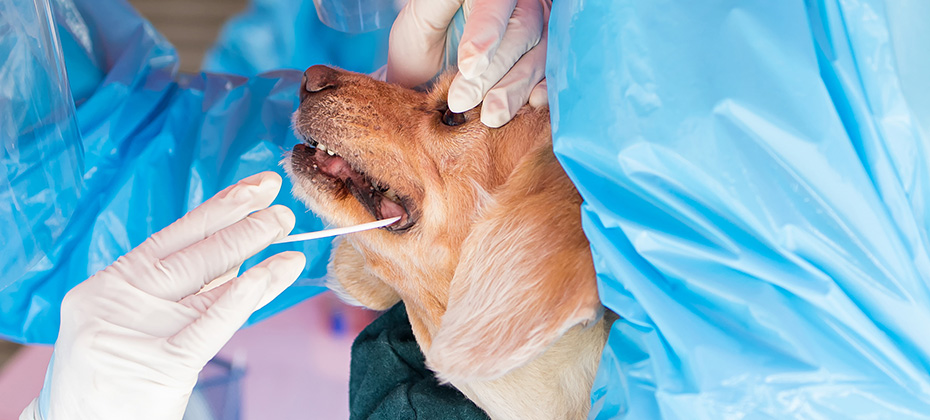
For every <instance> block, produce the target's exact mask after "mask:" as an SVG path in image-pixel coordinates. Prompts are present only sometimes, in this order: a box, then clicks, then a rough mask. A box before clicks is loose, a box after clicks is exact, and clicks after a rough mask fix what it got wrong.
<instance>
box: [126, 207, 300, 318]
mask: <svg viewBox="0 0 930 420" xmlns="http://www.w3.org/2000/svg"><path fill="white" fill-rule="evenodd" d="M294 223H295V218H294V213H292V212H291V210H290V209H288V208H287V207H284V206H281V205H276V206H271V207H269V208H267V209H263V210H259V211H257V212H255V213H252V214H250V215H249V216H248V217H246V218H245V219H242V220H240V221H238V222H236V223H234V224H233V225H232V226H229V227H226V228H224V229H221V230H219V231H218V232H216V233H214V234H213V235H210V237H208V238H206V239H204V240H202V241H200V242H197V243H195V244H193V245H191V246H189V247H187V248H184V249H182V250H180V251H178V252H175V253H173V254H171V255H169V256H167V257H165V258H163V259H161V260H159V261H156V262H155V264H154V270H155V272H153V273H151V275H150V276H143V277H132V278H129V279H127V281H130V282H131V283H132V284H133V285H134V286H136V287H138V288H139V289H141V290H144V291H146V292H148V293H151V294H152V295H154V296H157V297H160V298H162V299H168V300H173V301H178V300H180V299H182V298H184V297H185V296H187V295H190V294H192V293H195V292H197V291H198V290H200V289H201V288H202V287H203V286H204V284H206V283H207V282H209V281H210V280H213V279H215V278H217V277H218V276H219V275H221V274H223V273H225V272H227V271H229V270H230V269H231V268H233V267H235V266H236V265H239V264H242V262H243V261H245V260H246V259H247V258H249V257H251V256H252V255H255V254H256V253H258V252H259V251H261V250H263V249H265V248H266V247H267V246H268V245H270V244H271V243H272V242H274V241H275V240H277V239H281V238H283V237H284V236H286V235H287V234H288V233H289V232H290V231H291V229H293V228H294ZM146 277H148V278H146Z"/></svg>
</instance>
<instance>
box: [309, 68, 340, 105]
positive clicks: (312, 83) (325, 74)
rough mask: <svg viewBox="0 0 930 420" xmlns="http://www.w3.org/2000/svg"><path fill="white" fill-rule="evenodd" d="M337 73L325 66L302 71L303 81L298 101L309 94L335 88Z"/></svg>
mask: <svg viewBox="0 0 930 420" xmlns="http://www.w3.org/2000/svg"><path fill="white" fill-rule="evenodd" d="M338 77H339V72H337V71H336V70H335V69H332V68H329V67H327V66H324V65H321V64H317V65H315V66H312V67H310V68H308V69H307V70H305V71H304V80H303V83H302V86H301V88H300V101H301V102H303V100H304V99H305V98H306V97H307V96H308V95H310V94H311V93H315V92H319V91H321V90H324V89H327V88H331V87H336V85H337V84H338Z"/></svg>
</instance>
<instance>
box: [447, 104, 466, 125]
mask: <svg viewBox="0 0 930 420" xmlns="http://www.w3.org/2000/svg"><path fill="white" fill-rule="evenodd" d="M466 121H467V120H466V119H465V114H464V113H458V112H452V111H451V110H450V109H448V108H446V110H445V111H443V113H442V123H443V124H445V125H448V126H449V127H455V126H457V125H462V124H465V122H466Z"/></svg>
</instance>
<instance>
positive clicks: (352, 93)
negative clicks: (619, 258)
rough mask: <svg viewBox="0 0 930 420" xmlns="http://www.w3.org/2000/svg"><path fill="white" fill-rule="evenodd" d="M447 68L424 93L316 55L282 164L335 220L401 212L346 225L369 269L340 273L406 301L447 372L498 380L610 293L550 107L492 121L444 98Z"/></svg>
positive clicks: (305, 195) (587, 317)
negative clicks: (357, 227) (601, 289)
mask: <svg viewBox="0 0 930 420" xmlns="http://www.w3.org/2000/svg"><path fill="white" fill-rule="evenodd" d="M450 81H451V80H450V79H449V78H445V79H443V80H442V81H440V82H439V83H437V84H436V86H435V87H434V89H433V90H432V91H431V92H417V91H413V90H409V89H404V88H401V87H399V86H396V85H392V84H388V83H383V82H379V81H375V80H373V79H371V78H369V77H367V76H364V75H359V74H354V73H349V72H344V71H340V70H334V69H331V68H328V67H324V66H314V67H311V68H310V69H308V70H307V71H306V72H305V74H304V83H303V88H302V89H301V104H300V108H299V110H298V111H297V113H295V116H294V125H295V130H296V132H297V133H298V135H299V136H300V137H302V138H303V139H304V140H305V144H299V145H297V146H296V147H295V148H294V150H293V152H292V154H291V157H290V161H289V162H288V163H286V168H287V170H288V172H289V174H290V175H291V178H292V179H293V181H294V191H295V194H296V195H297V196H298V197H300V198H301V199H302V200H303V201H304V202H305V203H306V204H307V205H308V207H309V208H310V209H311V210H313V211H314V212H316V213H317V214H319V215H320V216H321V217H323V218H324V219H326V220H327V221H329V222H330V223H332V224H335V225H351V224H358V223H364V222H369V221H372V220H374V219H383V218H388V217H394V216H399V217H401V220H400V221H399V222H397V223H395V224H394V225H392V226H389V227H387V228H385V229H381V230H375V231H367V232H361V233H358V234H353V235H351V236H350V237H348V238H347V241H348V242H349V243H350V244H351V248H352V250H353V251H354V252H357V253H358V257H359V258H353V259H354V260H355V261H359V262H361V263H362V264H364V269H356V270H355V271H352V270H348V271H347V270H342V272H352V273H356V274H357V275H370V276H372V277H374V278H376V279H377V281H374V282H372V283H371V286H370V287H373V288H374V287H387V288H389V289H391V291H392V292H393V293H386V294H385V293H382V294H377V293H374V294H373V295H378V296H399V297H400V298H401V299H403V300H404V302H405V303H406V304H407V308H408V313H409V315H410V319H411V324H412V325H413V327H414V332H415V333H416V336H417V340H418V342H419V343H420V344H421V346H422V347H423V349H424V352H425V353H426V355H427V362H428V363H429V364H430V366H431V367H433V368H434V370H435V371H436V372H437V373H439V374H440V376H441V377H442V378H443V379H446V380H470V379H491V378H494V377H498V376H500V375H502V374H504V373H506V372H507V371H509V370H511V369H513V368H515V367H518V366H520V365H522V364H524V363H526V362H528V361H529V360H532V359H533V358H534V357H536V356H537V355H538V354H540V353H541V352H543V351H545V349H546V348H547V347H548V346H549V345H550V344H552V343H553V342H554V341H555V340H556V339H558V337H559V336H561V334H562V333H563V332H564V331H565V330H567V329H568V328H570V327H572V326H574V325H576V324H579V323H586V322H590V321H592V320H595V319H596V318H597V317H598V316H599V310H600V304H599V301H598V299H597V291H596V286H595V280H594V269H593V263H592V261H591V255H590V251H589V249H588V243H587V240H586V239H585V237H584V235H583V233H582V231H581V222H580V214H579V205H580V203H581V199H580V197H579V196H578V194H577V192H576V191H575V190H574V188H573V186H572V184H571V182H570V181H569V180H568V178H567V177H566V176H565V174H564V172H562V170H561V167H560V166H559V164H558V162H557V161H556V160H555V157H554V156H553V155H552V151H551V140H550V129H549V115H548V110H546V109H533V108H531V107H529V106H525V107H524V108H523V109H521V110H520V112H519V113H518V114H517V115H516V117H515V118H514V119H513V120H512V121H511V122H509V123H508V124H506V125H504V126H503V127H501V128H498V129H490V128H488V127H486V126H485V125H483V124H482V123H481V122H480V121H479V114H480V108H476V109H473V110H471V111H468V112H465V113H462V114H456V113H452V112H450V111H449V110H448V107H447V106H446V101H445V97H446V89H447V88H448V85H449V82H450ZM336 264H337V265H338V264H339V261H338V260H337V261H336ZM337 268H338V267H337ZM334 271H336V272H339V270H334ZM356 274H353V275H356ZM337 280H339V279H337ZM394 293H396V295H395V294H394ZM363 303H364V302H363ZM387 303H390V302H382V304H387ZM371 306H379V305H378V304H376V305H371Z"/></svg>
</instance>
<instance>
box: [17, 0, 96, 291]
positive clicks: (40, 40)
mask: <svg viewBox="0 0 930 420" xmlns="http://www.w3.org/2000/svg"><path fill="white" fill-rule="evenodd" d="M48 11H49V6H48V1H47V0H29V1H17V0H0V57H6V58H5V59H4V61H3V62H2V63H0V87H2V88H0V238H2V243H0V255H2V256H3V257H2V258H0V290H3V289H4V288H5V287H7V286H8V285H10V284H12V283H13V282H15V281H16V280H18V279H19V278H20V277H21V276H22V275H23V274H25V273H26V272H27V270H29V268H30V267H32V266H33V265H34V264H35V263H36V262H38V261H39V260H40V259H41V258H42V257H44V256H45V255H46V253H47V252H49V251H50V248H51V247H52V246H53V244H54V243H55V242H56V241H57V240H58V238H59V236H60V235H61V233H62V231H63V230H64V228H65V225H67V224H68V221H69V220H70V217H71V214H72V213H73V212H74V209H75V207H76V205H77V202H78V196H79V194H80V191H81V175H82V173H83V167H82V165H83V153H82V152H83V148H82V145H81V136H80V133H79V132H78V130H77V122H76V121H75V119H74V103H72V101H71V95H70V92H69V88H68V77H67V74H66V73H65V70H64V68H63V67H62V66H61V63H62V61H63V58H62V53H61V47H60V44H59V41H58V38H57V36H56V34H57V32H56V31H55V30H54V29H55V28H54V25H55V23H54V22H53V20H52V18H51V16H50V15H49V14H48Z"/></svg>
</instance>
